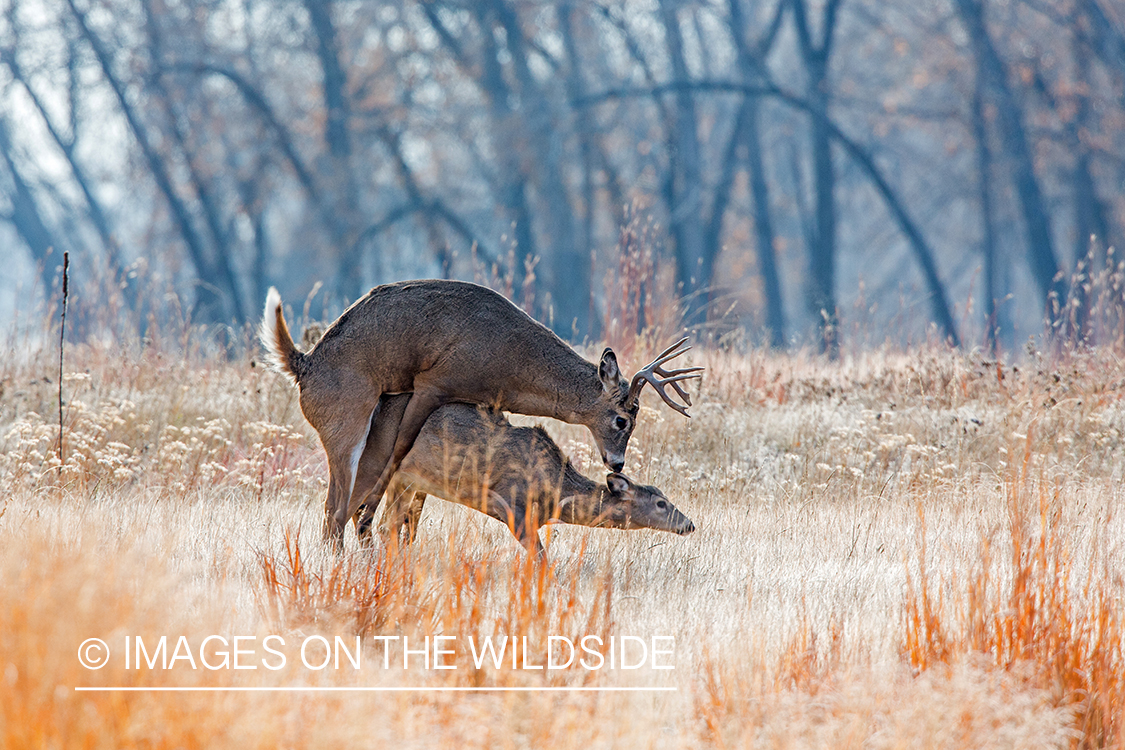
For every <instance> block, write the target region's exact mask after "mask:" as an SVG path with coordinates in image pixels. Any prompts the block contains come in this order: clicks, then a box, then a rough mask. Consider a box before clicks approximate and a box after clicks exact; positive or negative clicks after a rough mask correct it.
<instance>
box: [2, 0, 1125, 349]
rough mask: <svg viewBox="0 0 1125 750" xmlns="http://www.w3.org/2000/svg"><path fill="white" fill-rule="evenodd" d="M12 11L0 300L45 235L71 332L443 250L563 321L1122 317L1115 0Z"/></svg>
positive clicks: (915, 335) (45, 264) (828, 328)
mask: <svg viewBox="0 0 1125 750" xmlns="http://www.w3.org/2000/svg"><path fill="white" fill-rule="evenodd" d="M0 8H2V9H3V10H2V12H0V157H2V158H0V256H2V259H3V264H4V271H3V272H2V273H0V322H10V321H11V320H13V319H23V320H28V319H29V318H34V317H35V316H36V315H37V314H38V311H40V310H42V309H43V308H42V307H41V305H43V304H44V302H49V301H50V300H51V299H54V298H56V297H57V289H58V269H59V266H60V261H61V256H62V251H64V250H65V251H69V253H70V256H71V269H72V271H71V273H72V280H73V281H72V289H73V299H72V305H73V307H72V310H73V313H74V320H75V324H76V325H77V331H76V334H75V335H76V336H90V335H107V334H121V333H126V334H127V335H135V332H136V331H137V330H138V327H143V326H144V325H145V321H147V320H151V319H153V318H156V319H175V318H176V317H178V316H183V317H185V318H187V317H190V320H192V321H194V322H198V323H235V324H239V323H242V322H246V321H252V320H254V319H255V318H256V316H257V315H259V314H260V313H259V310H260V305H261V303H262V300H263V299H264V297H265V291H266V289H267V288H268V287H269V286H270V285H271V284H272V285H277V286H278V287H279V288H280V289H281V291H282V295H283V297H284V298H285V299H286V300H287V301H288V302H289V303H291V304H293V305H294V306H295V307H297V308H298V309H300V306H301V305H302V304H303V303H304V301H305V299H306V298H307V297H308V295H309V294H310V293H311V292H313V290H314V289H316V290H317V293H316V296H315V297H313V301H312V304H311V313H312V315H313V316H314V317H322V316H331V315H333V314H334V313H335V312H338V311H339V310H340V309H341V307H342V306H343V305H344V304H345V303H346V302H347V301H349V300H353V299H355V298H357V297H358V296H359V295H361V294H362V293H363V292H364V291H366V289H367V288H368V287H370V286H372V285H374V284H378V283H383V282H388V281H394V280H399V279H404V278H410V277H434V276H446V277H453V278H465V279H477V280H484V281H489V282H491V283H494V284H498V285H500V286H502V287H505V288H506V289H507V290H508V291H510V294H511V295H512V296H513V298H515V299H517V300H519V301H522V302H523V303H524V304H525V306H526V307H527V308H528V309H529V310H530V311H532V312H533V313H534V314H535V315H536V316H537V317H539V318H540V319H542V320H544V321H547V322H549V323H550V324H551V325H552V326H553V327H554V328H555V329H556V330H557V331H559V332H560V333H562V334H563V335H564V336H566V337H568V338H571V339H572V340H582V339H591V340H596V339H598V338H600V337H605V336H607V335H608V334H609V333H610V332H609V331H607V330H606V327H607V326H614V325H618V326H620V325H627V326H635V325H643V324H644V323H646V322H648V323H651V322H653V317H654V316H656V315H657V314H658V311H663V313H661V314H666V313H667V309H668V303H669V300H670V299H672V297H673V295H675V294H677V293H680V295H681V298H682V299H683V300H684V305H685V308H684V314H685V315H686V316H687V323H688V324H689V325H691V326H700V325H703V324H707V325H710V326H712V330H715V331H716V332H719V333H723V332H727V331H741V332H745V334H746V335H747V337H748V339H749V340H750V341H751V342H754V343H759V344H770V345H773V346H775V347H788V346H792V345H794V344H797V345H812V346H817V347H820V348H821V349H824V350H827V351H829V352H830V353H831V352H834V351H836V350H837V347H841V346H843V347H853V346H864V345H867V344H879V343H882V342H883V341H885V340H888V339H889V340H891V341H893V342H896V343H909V342H912V341H913V342H917V341H920V340H923V339H927V338H928V339H931V340H932V339H934V338H935V337H936V338H946V339H950V340H953V341H955V342H960V343H963V344H964V345H966V346H970V347H972V346H989V345H990V343H991V342H990V338H991V337H990V333H991V332H996V334H997V336H998V342H999V344H1000V346H1001V348H1002V350H1003V351H1009V352H1010V351H1012V350H1013V349H1018V348H1019V347H1020V346H1021V344H1022V342H1023V341H1024V340H1025V339H1026V338H1027V337H1028V336H1031V335H1037V334H1040V333H1042V332H1043V331H1044V330H1045V329H1044V323H1045V322H1047V324H1048V325H1051V324H1052V323H1053V324H1054V327H1055V330H1056V331H1058V332H1060V333H1063V334H1065V335H1066V336H1068V337H1069V338H1070V339H1071V340H1074V339H1075V338H1078V337H1086V338H1088V339H1093V340H1098V339H1099V337H1101V339H1102V340H1104V338H1105V337H1106V336H1107V335H1109V334H1107V333H1106V331H1112V332H1114V333H1116V332H1117V331H1119V330H1120V327H1119V326H1118V325H1116V321H1117V316H1118V314H1119V310H1120V309H1121V304H1120V302H1121V289H1120V276H1121V274H1120V269H1121V267H1120V266H1119V265H1118V261H1117V260H1116V258H1117V257H1118V256H1116V255H1114V254H1113V250H1112V248H1113V247H1114V246H1117V247H1125V245H1123V244H1122V242H1121V238H1122V236H1123V232H1125V190H1122V184H1123V181H1125V6H1123V5H1122V3H1121V2H1120V0H1027V1H1025V2H1010V1H1006V0H890V1H888V0H825V1H824V2H815V1H813V0H639V1H636V2H622V1H620V0H604V1H602V0H597V1H589V0H575V1H574V2H551V3H548V2H538V1H524V0H479V1H478V0H405V2H394V3H381V2H350V1H344V0H320V1H318V0H303V1H300V0H268V1H263V0H179V1H177V0H169V1H165V0H4V2H3V3H0ZM318 283H319V284H321V285H320V286H319V287H318V286H317V285H318ZM169 292H174V294H170V293H169ZM95 311H96V312H95ZM107 311H109V313H110V314H106V313H107ZM630 316H631V317H630ZM615 321H616V322H615ZM1106 325H1108V328H1100V327H1099V326H1106ZM115 328H116V330H112V329H115Z"/></svg>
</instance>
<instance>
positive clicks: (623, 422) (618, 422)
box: [613, 417, 629, 430]
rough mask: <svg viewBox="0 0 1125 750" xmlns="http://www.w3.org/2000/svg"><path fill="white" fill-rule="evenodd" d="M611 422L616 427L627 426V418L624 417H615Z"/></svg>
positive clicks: (622, 427) (622, 428) (620, 428)
mask: <svg viewBox="0 0 1125 750" xmlns="http://www.w3.org/2000/svg"><path fill="white" fill-rule="evenodd" d="M613 424H614V426H615V427H616V428H617V429H619V430H624V429H625V428H626V427H628V426H629V420H628V419H625V417H618V418H617V419H615V420H613Z"/></svg>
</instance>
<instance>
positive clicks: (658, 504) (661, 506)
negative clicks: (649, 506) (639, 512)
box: [656, 500, 668, 510]
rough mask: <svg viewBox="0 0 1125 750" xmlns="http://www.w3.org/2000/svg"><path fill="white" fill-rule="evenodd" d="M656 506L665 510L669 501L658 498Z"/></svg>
mask: <svg viewBox="0 0 1125 750" xmlns="http://www.w3.org/2000/svg"><path fill="white" fill-rule="evenodd" d="M656 507H657V508H660V510H664V509H665V508H667V507H668V503H666V502H664V501H663V500H657V501H656Z"/></svg>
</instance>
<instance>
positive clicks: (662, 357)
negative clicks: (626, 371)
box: [628, 336, 703, 418]
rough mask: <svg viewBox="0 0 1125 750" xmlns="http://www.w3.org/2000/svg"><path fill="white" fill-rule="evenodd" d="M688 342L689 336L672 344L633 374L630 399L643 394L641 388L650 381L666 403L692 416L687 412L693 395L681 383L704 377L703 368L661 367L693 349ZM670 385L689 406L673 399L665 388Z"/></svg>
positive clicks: (686, 415) (630, 384) (681, 412)
mask: <svg viewBox="0 0 1125 750" xmlns="http://www.w3.org/2000/svg"><path fill="white" fill-rule="evenodd" d="M686 342H687V336H685V337H684V338H682V339H680V340H679V341H677V342H676V343H674V344H672V345H671V346H670V347H668V348H667V349H665V350H664V351H662V352H661V353H660V354H659V355H657V357H656V359H654V360H653V361H652V362H650V363H648V364H647V365H645V366H644V367H642V368H641V369H640V370H638V371H637V373H636V374H635V375H634V376H633V380H632V381H631V382H630V383H629V396H628V400H630V401H632V400H635V399H637V398H639V397H640V395H641V389H643V388H644V385H645V383H650V384H652V387H653V388H654V389H655V390H656V392H657V393H659V394H660V397H661V398H662V399H664V403H666V404H668V405H669V406H671V407H672V408H673V409H675V410H676V411H678V412H679V413H680V414H683V415H684V416H685V417H688V418H690V417H691V415H690V414H688V413H687V406H691V397H690V396H689V395H688V393H687V391H685V390H684V389H683V387H682V386H681V385H680V381H683V380H692V379H694V378H700V377H702V376H701V375H700V374H699V372H700V371H701V370H703V368H702V367H685V368H682V369H678V370H671V371H668V370H665V369H664V368H663V367H661V365H663V364H664V363H665V362H667V361H668V360H670V359H672V358H674V357H678V356H680V355H681V354H683V353H684V352H686V351H688V349H691V347H690V346H688V347H684V346H683V345H684V344H685V343H686ZM681 347H683V348H681ZM669 385H670V386H672V387H673V388H675V389H676V393H677V394H679V396H680V398H682V399H683V400H684V402H685V403H686V404H687V406H684V405H683V404H678V403H676V402H675V401H673V400H672V397H671V396H669V395H668V392H667V390H665V389H666V388H667V387H668V386H669Z"/></svg>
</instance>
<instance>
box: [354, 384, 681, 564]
mask: <svg viewBox="0 0 1125 750" xmlns="http://www.w3.org/2000/svg"><path fill="white" fill-rule="evenodd" d="M408 401H409V395H408V394H404V395H398V396H384V397H383V398H382V399H381V402H380V407H379V412H378V415H377V416H376V419H375V423H374V425H373V427H372V431H371V436H370V437H369V438H368V443H369V445H370V444H377V443H379V442H380V441H389V440H391V439H392V438H393V436H392V435H391V434H390V432H389V430H387V429H384V428H385V426H387V425H390V424H392V423H393V422H394V421H395V420H396V417H397V416H398V415H399V414H400V413H401V412H402V411H404V410H405V409H406V407H407V402H408ZM359 471H360V473H361V474H362V473H364V471H365V467H364V466H363V459H360V469H359ZM427 495H434V496H436V497H441V498H444V499H446V500H449V501H452V502H455V503H460V504H461V505H466V506H468V507H470V508H473V509H475V510H479V511H480V512H482V513H485V514H487V515H489V516H492V517H493V518H495V519H497V520H498V521H500V522H501V523H503V524H505V525H506V526H507V527H508V529H509V530H510V531H511V532H512V534H514V535H515V537H516V538H517V539H518V540H519V541H520V542H521V543H522V544H523V545H524V546H525V547H527V549H528V551H529V552H538V553H539V554H540V555H542V554H543V552H544V551H543V546H542V544H541V543H540V541H539V536H538V534H536V533H535V532H536V530H537V529H538V528H539V527H540V526H541V525H543V524H546V523H570V524H578V525H581V526H596V527H604V528H613V529H656V530H659V531H670V532H673V533H676V534H690V533H691V532H693V531H695V525H694V524H693V523H692V522H691V519H689V518H688V517H687V516H685V515H684V514H683V513H681V512H680V511H679V510H678V509H677V508H676V506H674V505H672V503H671V502H669V500H668V498H666V497H665V496H664V493H662V492H661V491H660V490H658V489H656V488H655V487H649V486H646V485H641V484H636V483H634V482H633V481H632V480H631V479H629V478H628V477H627V476H625V475H624V474H619V473H617V472H613V473H610V474H609V475H608V476H607V477H606V481H605V484H598V483H596V482H594V481H593V480H591V479H588V478H587V477H585V476H583V475H582V474H581V473H579V472H578V470H577V469H575V468H574V466H573V465H572V464H571V463H570V461H569V460H568V459H567V458H566V456H564V455H563V452H562V451H561V450H560V449H559V447H558V445H556V444H555V441H554V440H552V439H551V437H550V436H549V435H548V434H547V433H546V432H545V431H544V430H543V429H542V428H540V427H515V426H514V425H512V423H511V422H509V421H508V420H507V419H506V418H505V417H504V415H503V414H501V413H499V412H495V411H492V410H489V409H485V408H484V407H479V406H470V405H467V404H449V405H447V406H443V407H441V408H439V409H437V410H436V411H435V412H434V413H433V414H431V415H430V418H429V419H428V420H426V424H425V425H424V426H423V427H422V432H421V433H419V435H418V439H417V440H416V441H415V442H414V447H413V448H411V449H410V452H409V453H407V454H406V458H405V459H403V462H402V465H401V466H399V468H398V472H397V473H396V474H395V476H394V479H392V480H391V486H390V489H389V490H388V492H387V498H388V500H387V507H386V508H385V509H384V511H383V518H382V521H381V522H380V524H379V534H380V536H382V537H383V539H384V540H385V541H390V539H391V538H394V537H396V536H398V537H399V538H401V539H402V540H404V541H405V542H407V543H409V542H411V541H413V540H414V536H415V533H416V532H417V529H418V519H419V516H421V514H422V508H423V504H424V503H425V501H426V496H427ZM378 505H379V499H378V498H374V499H373V500H372V502H371V503H370V504H369V505H367V506H365V507H364V508H363V509H361V511H360V513H361V516H360V517H359V518H357V519H356V530H357V532H358V533H359V536H360V539H361V540H366V538H367V537H368V535H369V533H370V528H371V523H372V519H373V517H374V514H375V511H376V509H377V508H378Z"/></svg>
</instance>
